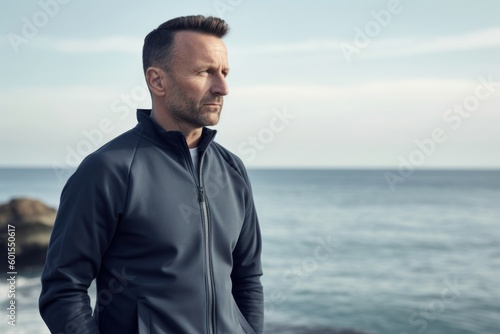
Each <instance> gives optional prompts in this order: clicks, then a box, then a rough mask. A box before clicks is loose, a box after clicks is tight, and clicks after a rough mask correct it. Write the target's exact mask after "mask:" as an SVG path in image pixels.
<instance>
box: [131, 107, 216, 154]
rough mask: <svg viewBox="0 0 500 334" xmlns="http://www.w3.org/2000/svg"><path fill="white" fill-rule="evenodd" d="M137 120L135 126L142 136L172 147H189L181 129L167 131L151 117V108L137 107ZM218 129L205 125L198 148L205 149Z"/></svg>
mask: <svg viewBox="0 0 500 334" xmlns="http://www.w3.org/2000/svg"><path fill="white" fill-rule="evenodd" d="M137 120H138V121H139V124H137V126H136V127H135V130H136V131H139V132H140V133H141V135H142V136H144V137H146V138H148V139H149V140H152V141H154V142H155V143H156V144H158V145H161V146H165V147H167V148H170V149H175V150H182V149H187V143H186V138H185V137H184V135H183V134H182V132H180V131H166V130H165V129H163V128H162V127H161V126H160V125H159V124H158V123H156V122H155V120H153V118H151V109H137ZM216 133H217V131H216V130H212V129H209V128H206V127H203V131H202V133H201V137H200V140H199V142H198V150H199V151H205V150H206V149H207V147H208V145H210V143H211V142H212V141H213V139H214V137H215V135H216Z"/></svg>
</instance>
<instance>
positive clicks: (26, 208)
mask: <svg viewBox="0 0 500 334" xmlns="http://www.w3.org/2000/svg"><path fill="white" fill-rule="evenodd" d="M55 217H56V210H55V209H53V208H50V207H48V206H47V205H45V204H44V203H42V202H40V201H38V200H34V199H29V198H15V199H12V200H11V201H10V202H9V203H6V204H3V205H0V249H2V253H3V254H6V253H7V249H8V248H11V247H10V246H11V245H9V242H10V241H12V239H11V240H8V237H9V236H8V234H7V232H8V229H9V228H8V226H9V225H11V226H14V227H15V229H14V231H15V253H16V258H15V261H16V263H15V270H14V271H17V272H18V273H19V272H20V271H21V270H23V269H27V268H41V267H43V265H44V263H45V256H46V254H47V246H48V243H49V239H50V233H51V232H52V227H53V226H54V221H55ZM4 252H5V253H4ZM6 255H7V254H6ZM6 257H7V256H5V257H4V258H6ZM7 264H8V263H7V261H2V266H1V267H2V271H3V272H7V271H12V270H8V268H7ZM4 269H5V270H4Z"/></svg>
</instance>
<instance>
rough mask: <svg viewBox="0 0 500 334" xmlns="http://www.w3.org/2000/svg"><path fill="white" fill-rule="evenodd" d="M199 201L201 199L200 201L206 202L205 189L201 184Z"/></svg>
mask: <svg viewBox="0 0 500 334" xmlns="http://www.w3.org/2000/svg"><path fill="white" fill-rule="evenodd" d="M198 201H200V203H203V202H205V189H203V187H201V186H199V187H198Z"/></svg>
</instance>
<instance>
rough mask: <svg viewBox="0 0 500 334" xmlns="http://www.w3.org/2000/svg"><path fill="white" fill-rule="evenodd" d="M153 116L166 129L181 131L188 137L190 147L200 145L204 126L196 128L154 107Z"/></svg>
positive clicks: (187, 141)
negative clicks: (159, 111) (158, 111)
mask: <svg viewBox="0 0 500 334" xmlns="http://www.w3.org/2000/svg"><path fill="white" fill-rule="evenodd" d="M151 118H153V120H154V121H155V122H156V123H158V124H159V125H160V126H161V127H162V128H163V129H164V130H165V131H179V132H181V133H182V134H183V135H184V137H185V138H186V143H187V145H188V147H189V148H195V147H197V146H198V142H199V140H200V137H201V133H202V131H203V128H196V127H193V126H191V125H188V124H186V123H185V122H182V121H179V120H176V119H174V118H172V117H170V115H169V114H168V113H166V112H164V113H156V112H155V110H154V108H153V110H152V112H151Z"/></svg>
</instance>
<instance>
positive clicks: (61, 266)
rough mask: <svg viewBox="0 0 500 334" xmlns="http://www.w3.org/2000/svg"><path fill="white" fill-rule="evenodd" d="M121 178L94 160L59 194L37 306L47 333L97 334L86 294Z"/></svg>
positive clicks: (121, 198) (114, 212)
mask: <svg viewBox="0 0 500 334" xmlns="http://www.w3.org/2000/svg"><path fill="white" fill-rule="evenodd" d="M123 174H124V173H123V172H120V171H119V168H112V166H111V163H109V162H107V161H106V160H105V159H102V158H101V157H99V156H98V155H97V156H96V155H95V154H94V155H91V156H89V157H87V158H86V159H85V160H84V161H83V162H82V164H81V165H80V166H79V167H78V169H77V170H76V172H75V173H74V174H73V175H72V176H71V177H70V179H69V180H68V182H67V183H66V185H65V187H64V189H63V191H62V194H61V201H60V205H59V209H58V212H57V217H56V221H55V223H54V228H53V231H52V235H51V239H50V243H49V248H48V251H47V259H46V263H45V268H44V271H43V274H42V278H41V280H42V292H41V295H40V300H39V308H40V314H41V315H42V318H43V319H44V321H45V323H46V324H47V326H48V327H49V329H50V331H51V332H52V333H66V334H73V333H74V334H76V333H78V334H83V333H92V334H93V333H99V330H98V327H97V325H96V322H95V321H94V318H93V317H92V309H91V306H90V298H89V295H88V293H87V289H88V288H89V286H90V284H91V283H92V281H93V279H94V278H95V277H96V275H97V273H98V271H99V267H100V265H101V258H102V256H103V254H104V252H105V251H106V249H107V247H108V246H109V244H110V242H111V240H112V238H113V234H114V231H115V229H116V226H117V222H118V220H119V218H120V212H123V210H122V209H123V206H124V202H125V196H126V179H127V175H123ZM125 174H126V173H125Z"/></svg>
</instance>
